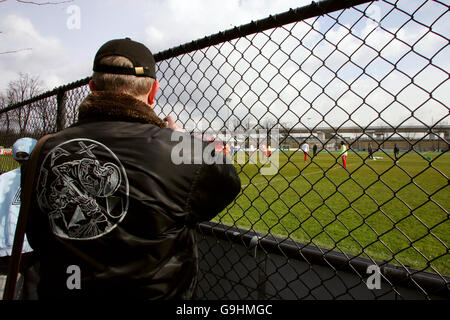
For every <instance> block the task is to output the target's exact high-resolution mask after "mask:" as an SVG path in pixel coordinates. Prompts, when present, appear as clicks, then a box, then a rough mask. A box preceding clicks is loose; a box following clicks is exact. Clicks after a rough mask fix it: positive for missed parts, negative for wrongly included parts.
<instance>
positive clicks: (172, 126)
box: [163, 116, 184, 132]
mask: <svg viewBox="0 0 450 320" xmlns="http://www.w3.org/2000/svg"><path fill="white" fill-rule="evenodd" d="M163 120H164V121H165V122H167V127H168V128H169V129H172V130H175V131H182V132H184V129H183V128H182V127H180V126H179V125H177V124H176V123H175V121H173V118H172V117H171V116H167V117H165V118H164V119H163Z"/></svg>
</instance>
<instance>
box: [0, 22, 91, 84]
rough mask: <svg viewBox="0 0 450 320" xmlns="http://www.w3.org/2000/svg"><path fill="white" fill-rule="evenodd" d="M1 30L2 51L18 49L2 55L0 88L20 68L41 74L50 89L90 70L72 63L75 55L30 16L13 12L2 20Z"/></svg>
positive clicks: (23, 71) (0, 44) (22, 70)
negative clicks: (40, 30)
mask: <svg viewBox="0 0 450 320" xmlns="http://www.w3.org/2000/svg"><path fill="white" fill-rule="evenodd" d="M0 30H1V31H2V34H1V35H0V37H1V42H0V52H10V51H18V52H12V53H5V54H2V55H1V59H0V70H2V77H1V78H0V88H2V89H5V88H6V87H7V85H8V83H9V82H10V81H12V80H15V79H16V78H17V75H18V73H19V72H22V73H29V74H30V75H33V76H39V78H40V79H41V80H42V81H43V84H44V87H45V88H46V89H53V88H54V87H55V86H60V85H63V84H66V83H67V82H69V81H73V80H76V79H77V78H78V77H79V78H81V77H82V75H83V74H86V70H84V69H83V67H80V66H73V65H71V56H70V54H69V53H68V52H67V50H66V49H65V48H64V44H63V42H62V41H61V40H60V39H58V38H56V37H53V36H44V35H42V34H41V33H39V32H38V30H37V29H36V28H35V26H34V25H33V23H32V22H31V21H30V20H29V19H27V18H24V17H21V16H19V15H16V14H10V15H8V16H6V18H5V19H3V20H2V21H1V23H0ZM22 49H27V50H22ZM21 50H22V51H21ZM74 75H75V77H76V78H75V79H74V78H73V77H74ZM78 75H79V76H78ZM69 79H70V80H69Z"/></svg>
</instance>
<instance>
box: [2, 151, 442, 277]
mask: <svg viewBox="0 0 450 320" xmlns="http://www.w3.org/2000/svg"><path fill="white" fill-rule="evenodd" d="M358 155H359V156H358ZM358 155H356V154H355V153H352V152H349V157H348V168H347V169H348V171H347V170H345V169H343V168H342V166H341V165H340V163H341V162H340V159H337V160H338V161H337V160H336V158H337V157H338V153H332V154H330V153H327V152H321V153H319V155H318V156H316V157H315V158H314V160H313V161H312V162H311V161H308V162H307V163H304V161H303V154H302V153H301V152H283V153H280V157H279V160H280V161H279V166H280V170H279V172H278V174H276V175H273V176H264V175H261V174H260V173H259V168H260V167H259V166H258V165H256V164H250V163H246V164H235V166H236V168H237V170H238V172H239V175H240V178H241V182H242V191H241V193H240V194H239V196H238V197H237V198H236V200H235V201H234V202H233V203H232V204H231V205H230V206H229V207H228V208H227V209H226V210H225V211H224V212H222V213H221V214H220V215H219V216H218V217H217V218H215V219H214V221H216V222H221V223H224V224H227V225H235V226H237V227H240V228H244V229H253V230H255V231H258V232H261V233H263V234H267V233H270V234H272V235H274V236H278V237H281V238H289V239H292V240H296V241H299V242H301V243H306V244H314V245H317V246H320V247H323V248H327V249H333V250H337V251H340V252H345V253H349V254H354V255H360V256H362V257H370V258H372V259H375V260H386V261H388V262H390V263H394V264H403V265H408V266H410V267H412V268H415V269H419V270H426V271H430V272H436V271H437V272H440V273H441V274H445V275H450V255H449V252H448V251H447V248H448V247H450V219H449V216H448V211H449V208H450V189H449V182H448V176H449V174H450V155H449V154H448V153H447V154H439V153H427V154H422V156H421V155H418V154H416V153H410V154H405V155H402V156H401V159H400V160H399V162H398V164H397V166H396V165H394V162H393V160H392V159H391V158H390V157H389V156H392V154H389V156H388V155H386V154H383V153H376V154H375V156H380V157H383V159H380V160H365V163H364V162H363V159H361V158H360V157H363V158H365V157H366V156H367V153H364V152H361V153H358ZM424 157H427V158H428V159H424ZM430 158H432V160H431V161H430V160H429V159H430ZM15 167H17V163H16V162H15V161H14V160H13V159H12V157H11V156H0V169H1V170H11V169H13V168H15Z"/></svg>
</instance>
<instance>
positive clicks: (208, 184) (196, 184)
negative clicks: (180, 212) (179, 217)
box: [187, 155, 241, 223]
mask: <svg viewBox="0 0 450 320" xmlns="http://www.w3.org/2000/svg"><path fill="white" fill-rule="evenodd" d="M224 162H225V157H222V155H220V156H219V157H217V156H216V157H215V161H214V163H212V164H207V163H204V164H203V165H202V166H200V167H199V168H198V169H197V171H196V173H195V176H194V179H193V182H192V185H191V190H190V193H189V196H188V199H187V205H188V210H189V211H190V217H189V219H188V220H189V221H188V222H192V223H197V222H201V221H208V220H210V219H212V218H214V217H215V216H216V215H217V214H219V213H220V212H221V211H222V210H223V209H225V208H226V206H228V205H229V204H230V203H231V202H232V201H233V200H234V199H235V198H236V196H237V195H238V194H239V192H240V190H241V180H240V179H239V176H238V173H237V171H236V169H235V167H234V166H233V165H232V164H230V163H224Z"/></svg>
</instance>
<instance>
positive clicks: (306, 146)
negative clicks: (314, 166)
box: [301, 142, 309, 162]
mask: <svg viewBox="0 0 450 320" xmlns="http://www.w3.org/2000/svg"><path fill="white" fill-rule="evenodd" d="M301 149H302V151H303V154H304V155H305V162H306V161H308V152H309V144H307V143H306V142H305V143H304V144H302V146H301Z"/></svg>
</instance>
